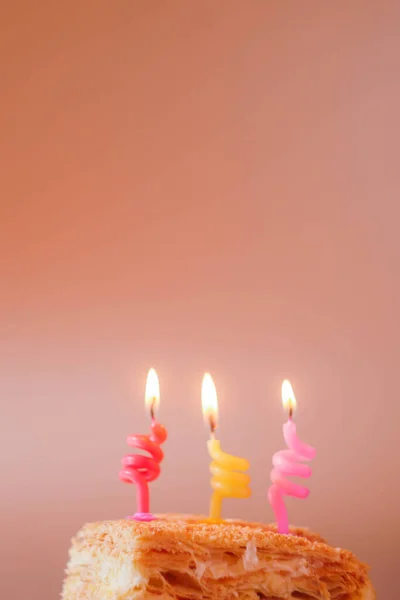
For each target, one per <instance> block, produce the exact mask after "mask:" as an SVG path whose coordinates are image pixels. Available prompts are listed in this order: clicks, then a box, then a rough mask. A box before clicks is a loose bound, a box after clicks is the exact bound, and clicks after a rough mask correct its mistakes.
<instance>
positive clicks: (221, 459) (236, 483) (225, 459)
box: [201, 373, 251, 521]
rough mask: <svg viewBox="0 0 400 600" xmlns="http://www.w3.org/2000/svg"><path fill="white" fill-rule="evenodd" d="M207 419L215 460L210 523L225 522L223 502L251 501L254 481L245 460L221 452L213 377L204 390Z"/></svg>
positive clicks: (203, 405)
mask: <svg viewBox="0 0 400 600" xmlns="http://www.w3.org/2000/svg"><path fill="white" fill-rule="evenodd" d="M201 400H202V408H203V415H204V418H205V420H206V421H207V422H208V423H209V425H210V429H211V439H210V440H209V441H208V444H207V446H208V452H209V454H210V456H211V458H212V461H211V464H210V471H211V474H212V478H211V487H212V489H213V490H214V491H213V494H212V496H211V504H210V520H212V521H221V509H222V500H223V498H248V497H249V496H250V495H251V490H250V477H249V475H247V473H245V471H247V470H248V469H249V467H250V465H249V462H248V461H247V460H246V459H245V458H240V457H237V456H232V455H231V454H227V453H226V452H223V451H222V450H221V444H220V441H219V440H217V439H215V430H216V428H217V422H218V400H217V391H216V388H215V385H214V382H213V380H212V377H211V375H210V374H209V373H206V374H205V375H204V377H203V385H202V390H201Z"/></svg>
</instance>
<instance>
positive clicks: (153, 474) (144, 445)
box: [119, 369, 167, 521]
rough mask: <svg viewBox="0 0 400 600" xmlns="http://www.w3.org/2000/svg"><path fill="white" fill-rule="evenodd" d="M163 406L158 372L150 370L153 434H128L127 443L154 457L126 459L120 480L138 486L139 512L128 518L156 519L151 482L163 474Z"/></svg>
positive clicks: (148, 387)
mask: <svg viewBox="0 0 400 600" xmlns="http://www.w3.org/2000/svg"><path fill="white" fill-rule="evenodd" d="M159 403H160V386H159V383H158V377H157V373H156V371H155V370H154V369H150V371H149V373H148V375H147V382H146V393H145V404H146V407H147V409H148V410H149V412H150V417H151V434H150V435H128V437H127V438H126V441H127V444H128V445H129V446H131V447H132V448H137V449H139V450H144V451H145V452H147V453H148V454H149V455H150V456H142V455H139V454H127V455H126V456H124V458H123V459H122V467H123V468H122V469H121V471H120V473H119V478H120V479H121V481H123V482H125V483H135V484H136V489H137V512H136V513H135V514H134V515H133V516H132V517H128V519H135V520H136V521H152V520H153V519H154V518H155V517H154V516H153V515H152V514H151V513H150V499H149V485H148V484H149V482H150V481H154V480H155V479H157V477H158V476H159V474H160V463H161V461H162V459H163V458H164V453H163V451H162V450H161V448H160V445H161V444H162V443H163V442H165V440H166V439H167V430H166V429H165V428H164V427H163V426H162V425H160V424H159V423H157V421H156V418H155V413H156V409H157V408H158V406H159Z"/></svg>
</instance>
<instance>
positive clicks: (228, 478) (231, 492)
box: [208, 439, 251, 520]
mask: <svg viewBox="0 0 400 600" xmlns="http://www.w3.org/2000/svg"><path fill="white" fill-rule="evenodd" d="M208 447H209V453H210V456H211V458H212V459H213V460H212V462H211V465H210V471H211V474H212V478H211V487H212V488H213V490H214V493H213V496H212V499H211V510H210V517H211V519H212V520H219V518H220V513H221V502H222V498H248V497H249V496H250V495H251V490H250V477H249V475H247V473H245V472H244V471H247V470H248V468H249V463H248V461H247V460H245V459H244V458H239V457H236V456H231V455H230V454H227V453H226V452H223V451H222V450H221V447H220V443H219V441H217V440H213V439H211V440H210V441H209V442H208Z"/></svg>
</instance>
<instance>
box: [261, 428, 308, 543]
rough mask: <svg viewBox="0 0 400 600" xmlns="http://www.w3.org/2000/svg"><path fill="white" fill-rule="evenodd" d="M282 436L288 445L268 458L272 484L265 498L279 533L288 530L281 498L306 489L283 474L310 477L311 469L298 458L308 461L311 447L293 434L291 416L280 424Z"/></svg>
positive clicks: (303, 493)
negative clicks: (271, 467) (268, 502)
mask: <svg viewBox="0 0 400 600" xmlns="http://www.w3.org/2000/svg"><path fill="white" fill-rule="evenodd" d="M283 435H284V438H285V442H286V444H287V446H288V448H287V449H285V450H281V451H280V452H276V453H275V454H274V455H273V457H272V464H273V469H272V471H271V482H272V486H271V487H270V488H269V490H268V498H269V501H270V503H271V505H272V507H273V509H274V511H275V516H276V519H277V522H278V530H279V532H280V533H288V531H289V522H288V517H287V511H286V507H285V503H284V499H283V498H284V496H293V497H295V498H307V497H308V494H309V490H308V488H307V487H305V486H304V485H300V484H297V483H293V482H292V481H290V480H289V479H287V477H290V476H295V477H301V478H308V477H310V476H311V468H310V467H309V466H308V465H304V464H302V462H299V461H305V460H312V459H313V458H314V456H315V449H314V448H312V447H311V446H309V445H308V444H305V443H304V442H302V441H301V440H300V439H299V438H298V437H297V434H296V425H295V424H294V423H293V421H292V420H291V419H289V421H288V422H287V423H285V425H284V426H283Z"/></svg>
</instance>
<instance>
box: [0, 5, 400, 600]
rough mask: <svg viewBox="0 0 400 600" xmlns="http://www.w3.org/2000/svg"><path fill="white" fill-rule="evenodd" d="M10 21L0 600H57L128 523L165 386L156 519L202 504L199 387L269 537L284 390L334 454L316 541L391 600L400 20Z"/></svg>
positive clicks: (233, 11) (0, 120) (301, 12)
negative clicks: (84, 540)
mask: <svg viewBox="0 0 400 600" xmlns="http://www.w3.org/2000/svg"><path fill="white" fill-rule="evenodd" d="M9 4H10V6H9V7H6V6H4V7H3V8H2V9H1V15H0V17H1V18H0V28H1V35H0V50H1V52H0V56H1V58H0V61H1V79H0V80H1V88H0V90H1V114H0V131H1V137H0V152H1V157H0V159H1V160H0V169H1V177H0V186H1V190H0V196H1V216H0V228H1V231H0V245H1V252H0V265H1V292H0V308H1V313H0V314H1V356H0V359H1V360H0V365H1V378H0V398H1V401H0V402H1V409H2V416H1V420H0V444H1V448H0V464H1V499H0V511H1V512H0V516H1V540H2V542H1V546H2V550H1V554H2V556H1V570H2V571H3V570H4V573H3V574H2V575H1V578H0V582H1V583H0V587H1V588H3V589H2V592H1V598H4V600H6V599H7V600H10V599H11V598H18V599H22V598H27V599H29V600H36V599H38V600H50V599H54V598H56V597H57V594H58V593H59V591H60V588H61V580H62V571H63V567H64V565H65V562H66V558H67V549H68V545H69V538H70V536H71V535H72V534H73V533H74V532H75V531H76V530H77V529H78V528H79V526H80V525H81V524H82V523H83V522H85V521H87V520H95V519H106V518H113V517H121V516H124V515H125V514H127V513H129V512H130V511H132V510H133V508H134V489H133V488H132V487H129V486H127V485H122V484H120V483H119V481H118V476H117V475H118V470H119V463H120V458H121V456H122V455H123V454H124V452H125V451H126V450H127V448H126V446H125V435H126V434H127V433H129V432H131V433H133V432H135V431H137V432H145V431H146V430H147V429H148V420H147V417H146V415H145V412H144V409H143V406H142V402H143V399H142V394H143V388H144V380H145V376H146V371H147V369H148V368H149V366H151V365H154V366H155V367H156V368H157V369H158V372H159V376H160V380H161V386H162V406H161V412H160V419H161V421H162V422H163V423H164V424H165V425H166V426H167V427H168V428H169V432H170V440H169V442H168V444H167V445H166V447H165V450H166V460H165V463H164V470H163V477H162V478H161V479H160V480H159V481H158V482H157V483H156V484H155V485H154V486H153V508H154V510H162V511H193V512H203V511H205V510H206V509H207V504H208V496H209V487H208V479H209V475H208V458H207V454H206V449H205V441H206V431H205V429H204V427H203V423H202V418H201V414H200V382H201V376H202V373H203V371H204V370H211V371H212V373H213V374H214V377H215V380H216V383H217V386H218V390H219V396H220V407H221V420H222V424H221V439H222V442H223V446H224V447H225V448H226V449H229V451H231V452H233V453H239V454H244V455H246V456H247V457H248V458H249V459H250V460H251V464H252V471H251V473H252V477H253V494H254V495H253V498H252V499H251V500H249V501H243V502H238V501H236V502H235V501H232V502H227V503H226V514H227V515H230V516H234V515H237V516H242V517H246V518H251V519H261V520H270V519H272V514H271V511H270V509H269V506H268V505H267V501H266V490H267V486H268V477H269V471H270V463H271V454H272V452H273V451H274V450H276V449H279V448H281V447H282V435H281V424H282V422H283V413H282V410H281V406H280V398H279V389H280V382H281V379H282V378H283V377H289V378H290V379H291V380H292V383H293V385H294V386H295V390H296V392H297V396H298V400H299V411H298V415H297V422H298V427H299V431H300V432H301V434H302V436H303V437H304V438H305V439H306V440H307V441H308V442H309V443H312V444H314V445H315V446H316V447H317V448H318V451H319V453H318V458H317V460H316V461H315V463H314V475H313V479H312V481H311V489H312V493H311V496H310V499H309V501H307V502H299V501H297V502H291V503H290V514H291V517H292V519H293V521H295V522H296V523H298V524H308V525H309V526H310V527H312V528H313V529H316V530H318V531H320V532H322V533H323V534H324V535H325V536H326V537H328V538H329V539H330V540H331V541H332V543H333V544H335V545H338V546H339V545H340V546H343V547H350V548H351V549H353V550H354V551H355V552H356V553H357V554H358V555H359V556H360V558H362V559H364V560H366V561H368V562H369V563H370V564H371V565H372V567H373V572H372V573H373V579H374V581H375V583H376V586H377V589H378V596H379V599H380V600H397V599H398V598H399V591H398V590H397V592H396V589H395V588H396V582H395V578H396V577H397V576H398V572H396V567H397V570H398V563H399V559H398V553H396V547H397V548H398V541H397V540H398V536H399V532H400V525H399V516H398V504H399V475H400V469H399V451H400V450H399V439H398V437H399V417H400V413H399V392H398V385H399V383H398V380H397V379H398V369H399V361H400V352H399V350H400V345H399V316H398V315H399V303H400V285H399V258H400V242H399V236H398V230H399V218H400V206H399V188H400V171H399V134H400V131H399V106H400V80H399V73H400V41H399V27H400V3H399V2H396V1H395V0H393V1H384V0H383V1H378V0H377V1H376V2H371V1H366V0H365V1H352V0H350V1H344V0H342V1H341V0H339V1H338V2H317V1H309V2H295V1H294V0H293V1H292V2H290V1H285V0H283V1H277V0H276V1H267V0H248V1H244V0H243V1H237V0H218V1H204V0H202V1H201V2H194V1H193V2H189V1H185V0H136V1H120V2H114V3H112V2H102V1H100V2H99V1H96V2H94V1H92V0H90V1H86V2H85V1H83V2H82V1H81V2H77V1H73V2H68V3H67V2H64V3H59V2H52V3H51V2H43V1H39V0H37V1H36V2H29V1H28V0H25V1H23V0H21V1H20V0H16V1H14V2H13V3H9Z"/></svg>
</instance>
